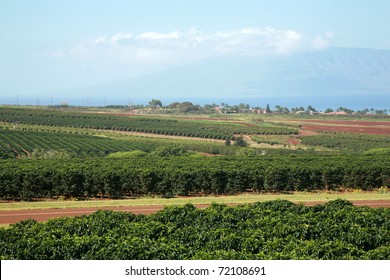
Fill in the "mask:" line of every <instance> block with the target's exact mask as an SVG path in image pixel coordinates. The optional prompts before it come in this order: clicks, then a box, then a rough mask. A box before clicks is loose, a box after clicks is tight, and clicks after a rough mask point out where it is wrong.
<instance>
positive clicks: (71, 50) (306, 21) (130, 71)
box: [0, 0, 390, 103]
mask: <svg viewBox="0 0 390 280" xmlns="http://www.w3.org/2000/svg"><path fill="white" fill-rule="evenodd" d="M389 13H390V1H388V0H370V1H368V0H367V1H365V0H364V1H363V0H354V1H353V0H344V1H340V0H327V1H323V0H321V1H320V0H291V1H287V0H274V1H262V0H237V1H233V0H223V1H222V0H213V1H211V0H188V1H179V0H177V1H173V0H164V1H157V0H142V1H139V0H136V1H133V0H110V1H102V0H101V1H99V0H94V1H92V0H67V1H52V0H39V1H38V0H36V1H28V0H24V1H22V0H13V1H11V0H4V1H1V2H0V38H1V39H0V103H2V102H1V98H2V96H3V97H6V96H7V97H9V96H14V95H20V96H30V97H35V96H38V95H44V94H45V93H50V92H55V91H58V90H63V89H71V88H78V87H84V86H88V85H95V84H99V83H104V82H109V81H115V80H121V79H126V78H132V77H137V76H141V75H144V74H147V73H152V72H156V71H160V70H164V69H168V68H170V67H174V66H178V65H183V64H187V63H191V62H196V61H199V60H202V59H206V58H210V57H215V56H221V55H245V56H254V57H256V56H262V55H289V54H291V53H296V52H300V51H319V50H322V49H326V48H329V47H348V48H374V49H385V50H390V33H389V31H388V27H389V26H390V17H389V16H388V15H389Z"/></svg>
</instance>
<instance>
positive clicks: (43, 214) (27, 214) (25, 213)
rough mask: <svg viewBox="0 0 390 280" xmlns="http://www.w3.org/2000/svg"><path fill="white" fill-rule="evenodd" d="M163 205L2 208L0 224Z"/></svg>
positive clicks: (146, 210)
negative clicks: (31, 208) (33, 208)
mask: <svg viewBox="0 0 390 280" xmlns="http://www.w3.org/2000/svg"><path fill="white" fill-rule="evenodd" d="M321 203H325V202H309V203H305V205H308V206H312V205H316V204H321ZM353 204H354V205H356V206H368V207H373V208H378V207H385V208H390V200H362V201H353ZM208 206H209V204H198V205H196V207H199V208H206V207H208ZM163 208H164V206H162V205H157V206H128V207H101V208H65V209H36V210H2V211H0V224H13V223H17V222H20V221H22V220H26V219H28V218H32V219H34V220H37V221H40V222H41V221H47V220H48V219H51V218H58V217H74V216H81V215H89V214H92V213H93V212H95V211H97V210H113V211H125V212H131V213H134V214H152V213H156V212H157V211H159V210H161V209H163Z"/></svg>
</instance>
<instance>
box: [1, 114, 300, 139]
mask: <svg viewBox="0 0 390 280" xmlns="http://www.w3.org/2000/svg"><path fill="white" fill-rule="evenodd" d="M0 121H2V122H5V123H13V124H18V123H23V124H32V125H48V126H60V127H61V126H63V127H77V128H93V129H104V130H119V131H132V132H144V133H155V134H165V135H174V136H186V137H201V138H213V139H228V138H234V135H236V134H275V135H276V134H296V133H298V130H297V129H295V128H288V127H283V126H277V125H270V124H267V125H264V124H261V125H244V124H239V123H226V122H225V123H218V122H208V121H192V120H177V119H168V118H157V117H139V116H115V115H108V114H96V113H95V114H92V113H76V112H66V111H65V112H64V111H54V110H53V111H49V110H33V109H15V108H13V109H9V108H0Z"/></svg>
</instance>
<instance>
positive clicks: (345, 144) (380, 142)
mask: <svg viewBox="0 0 390 280" xmlns="http://www.w3.org/2000/svg"><path fill="white" fill-rule="evenodd" d="M302 144H304V145H310V146H323V147H327V148H331V149H337V150H340V151H347V152H364V151H367V150H370V149H375V148H390V136H388V135H359V134H347V133H322V134H319V135H315V136H305V137H302Z"/></svg>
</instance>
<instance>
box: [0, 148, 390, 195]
mask: <svg viewBox="0 0 390 280" xmlns="http://www.w3.org/2000/svg"><path fill="white" fill-rule="evenodd" d="M389 162H390V161H389V157H388V156H387V157H386V156H355V157H351V156H309V155H306V156H305V155H299V156H298V155H286V156H284V157H281V156H257V157H208V158H204V157H200V158H199V157H192V156H171V157H159V156H146V157H134V158H124V159H116V158H97V159H85V160H80V159H63V160H22V161H17V160H1V161H0V197H2V198H3V199H4V198H10V199H25V200H28V199H32V198H37V197H55V196H66V197H95V196H98V195H106V196H110V197H121V196H144V195H162V196H175V195H189V194H235V193H241V192H244V191H255V192H261V191H268V192H274V191H275V192H281V191H311V190H325V189H328V190H336V189H339V188H340V187H343V188H353V189H363V190H372V189H375V188H379V187H381V186H390V165H389Z"/></svg>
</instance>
